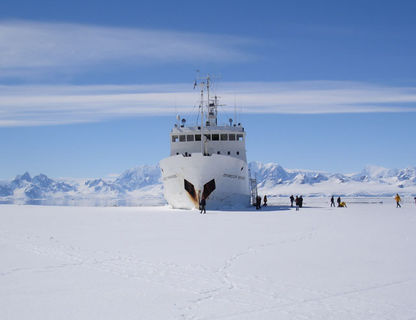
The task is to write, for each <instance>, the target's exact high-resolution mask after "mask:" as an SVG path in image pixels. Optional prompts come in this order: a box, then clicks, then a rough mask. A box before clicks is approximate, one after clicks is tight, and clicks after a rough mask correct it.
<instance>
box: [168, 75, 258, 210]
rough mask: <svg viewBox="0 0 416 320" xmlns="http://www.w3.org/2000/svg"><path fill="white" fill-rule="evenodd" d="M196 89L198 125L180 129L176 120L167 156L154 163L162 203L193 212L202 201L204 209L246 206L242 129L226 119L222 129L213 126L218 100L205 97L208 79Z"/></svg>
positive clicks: (247, 193)
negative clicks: (160, 183) (159, 176)
mask: <svg viewBox="0 0 416 320" xmlns="http://www.w3.org/2000/svg"><path fill="white" fill-rule="evenodd" d="M197 85H199V87H200V94H201V100H200V105H199V108H200V109H199V112H200V123H198V124H197V125H195V126H186V121H185V119H180V118H178V121H179V124H175V126H174V128H173V129H172V131H171V133H170V144H171V148H170V157H168V158H165V159H163V160H161V161H160V168H161V170H162V179H163V185H164V194H165V198H166V200H167V202H168V203H169V204H170V205H171V206H172V207H173V208H184V209H185V208H186V209H192V208H197V207H198V206H199V202H200V200H201V199H202V198H204V199H206V203H207V208H222V207H228V206H233V207H235V206H248V205H249V204H250V187H249V183H250V181H249V174H248V166H247V158H246V148H245V139H246V133H245V131H244V128H243V127H242V126H241V124H239V123H238V124H233V121H232V120H231V119H230V120H229V124H228V125H218V118H217V115H218V106H219V101H218V97H217V96H214V98H211V97H210V96H209V94H210V85H211V79H210V77H209V76H207V77H206V78H204V79H203V81H199V83H198V82H195V86H197ZM205 97H206V99H205Z"/></svg>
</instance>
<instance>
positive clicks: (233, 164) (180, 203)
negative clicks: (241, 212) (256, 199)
mask: <svg viewBox="0 0 416 320" xmlns="http://www.w3.org/2000/svg"><path fill="white" fill-rule="evenodd" d="M160 168H161V169H162V179H163V185H164V194H165V199H166V200H167V202H168V203H169V205H171V206H172V207H173V208H180V209H193V208H198V207H199V201H200V199H201V198H202V197H203V196H204V192H205V191H204V190H206V189H207V185H208V186H210V189H212V186H213V185H215V187H214V190H213V191H212V190H209V191H210V193H209V196H208V197H207V199H206V207H207V209H217V208H218V209H219V208H227V207H242V206H244V207H246V206H249V205H250V188H249V177H248V168H247V163H246V162H245V161H243V160H241V159H237V158H234V157H230V156H225V155H218V154H213V155H211V156H203V155H202V154H201V153H192V156H189V157H184V156H182V155H175V156H171V157H168V158H165V159H163V160H161V161H160ZM212 180H214V182H212ZM185 181H187V182H185ZM186 184H187V186H186ZM204 186H205V189H204ZM186 188H187V189H186ZM190 189H191V190H190ZM193 190H194V191H193Z"/></svg>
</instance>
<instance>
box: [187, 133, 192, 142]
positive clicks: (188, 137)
mask: <svg viewBox="0 0 416 320" xmlns="http://www.w3.org/2000/svg"><path fill="white" fill-rule="evenodd" d="M186 141H194V135H193V134H188V135H187V136H186Z"/></svg>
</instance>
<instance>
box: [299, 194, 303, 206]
mask: <svg viewBox="0 0 416 320" xmlns="http://www.w3.org/2000/svg"><path fill="white" fill-rule="evenodd" d="M302 206H303V197H302V196H300V197H299V208H302Z"/></svg>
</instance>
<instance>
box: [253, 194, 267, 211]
mask: <svg viewBox="0 0 416 320" xmlns="http://www.w3.org/2000/svg"><path fill="white" fill-rule="evenodd" d="M255 205H256V210H259V209H261V196H259V195H257V196H256V203H255ZM263 207H267V196H266V195H264V197H263Z"/></svg>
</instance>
